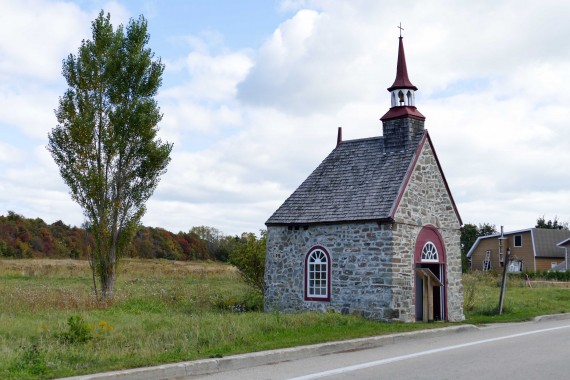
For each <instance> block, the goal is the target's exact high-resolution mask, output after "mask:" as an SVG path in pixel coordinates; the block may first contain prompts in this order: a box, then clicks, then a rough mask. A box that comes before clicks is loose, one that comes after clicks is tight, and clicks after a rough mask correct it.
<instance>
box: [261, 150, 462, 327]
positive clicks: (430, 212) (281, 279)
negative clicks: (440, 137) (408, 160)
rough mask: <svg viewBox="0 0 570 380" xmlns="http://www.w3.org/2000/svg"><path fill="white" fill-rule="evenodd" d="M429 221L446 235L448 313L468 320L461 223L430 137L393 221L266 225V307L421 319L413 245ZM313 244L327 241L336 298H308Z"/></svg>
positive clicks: (413, 319) (285, 310)
mask: <svg viewBox="0 0 570 380" xmlns="http://www.w3.org/2000/svg"><path fill="white" fill-rule="evenodd" d="M426 224H431V225H433V226H435V227H437V229H438V230H439V232H440V234H441V235H442V237H443V239H444V242H445V250H446V255H447V267H446V269H447V282H448V283H447V287H448V288H447V303H448V319H449V320H450V321H459V320H462V319H463V318H464V317H463V295H462V288H461V257H460V249H459V237H460V231H459V228H460V225H459V222H458V220H457V217H456V214H455V211H454V208H453V204H452V202H451V199H450V197H449V195H448V192H447V189H446V187H445V182H444V181H443V178H442V175H441V172H440V170H439V166H438V164H437V162H436V159H435V156H434V153H433V149H432V147H431V145H430V144H429V142H428V140H426V143H425V144H424V146H423V149H422V150H421V152H420V155H419V158H418V160H417V162H416V165H415V168H414V170H413V172H412V175H411V178H410V181H409V182H408V185H407V187H406V189H405V191H404V193H403V196H402V199H401V201H400V203H399V206H398V208H397V210H396V212H395V218H394V223H376V222H362V223H344V224H332V225H326V224H325V225H308V226H301V227H296V228H292V227H288V226H269V227H268V236H267V244H268V245H267V262H266V273H265V283H266V287H267V289H266V293H265V309H266V310H268V311H270V310H274V311H283V312H291V311H297V310H321V311H325V310H333V311H335V312H340V313H358V314H361V315H363V316H365V317H368V318H373V319H381V320H398V321H405V322H413V321H415V304H414V279H415V274H414V266H415V263H414V247H415V242H416V238H417V236H418V234H419V232H420V230H421V228H422V227H423V226H424V225H426ZM314 246H323V247H324V248H326V249H327V251H328V252H329V254H330V257H331V262H332V264H331V297H330V302H320V301H305V297H304V291H305V289H304V269H305V262H304V260H305V255H306V254H307V253H308V252H309V250H310V249H311V248H312V247H314Z"/></svg>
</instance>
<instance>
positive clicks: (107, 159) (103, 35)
mask: <svg viewBox="0 0 570 380" xmlns="http://www.w3.org/2000/svg"><path fill="white" fill-rule="evenodd" d="M148 41H149V34H148V32H147V22H146V20H145V18H144V17H143V16H140V17H139V18H138V19H137V20H133V19H131V20H130V21H129V23H128V25H127V27H126V28H123V26H122V25H121V26H119V27H118V28H116V30H113V26H112V25H111V22H110V15H109V14H107V15H105V14H104V12H103V11H101V12H100V13H99V16H98V17H97V18H96V19H95V20H94V21H93V22H92V40H83V41H82V42H81V46H80V47H79V50H78V53H77V55H76V56H75V55H73V54H70V55H69V56H68V57H67V58H66V59H65V60H64V61H63V69H62V73H63V76H64V77H65V80H66V81H67V85H68V89H67V91H66V92H65V94H64V95H63V96H62V97H60V99H59V107H58V108H57V110H56V111H55V114H56V117H57V121H58V125H57V126H56V127H55V128H54V129H53V130H52V131H51V133H50V134H49V136H48V138H49V142H48V146H47V149H48V150H49V151H50V153H51V155H52V157H53V159H54V160H55V162H56V164H57V165H58V166H59V171H60V174H61V176H62V178H63V180H64V181H65V183H66V184H67V185H68V186H69V188H70V193H71V198H72V199H73V200H74V201H75V202H77V203H78V204H79V205H80V206H81V207H82V209H83V212H84V214H85V217H86V219H87V223H88V224H89V225H90V229H91V232H92V233H93V236H94V241H95V243H94V247H93V252H92V255H93V261H94V265H93V270H94V271H95V273H96V275H97V276H98V278H99V283H100V288H101V292H100V295H101V298H102V299H103V300H109V299H111V298H112V297H113V288H114V283H115V275H116V267H117V262H118V259H119V258H120V257H121V255H122V254H123V253H125V252H126V251H127V249H128V245H129V244H130V242H131V240H132V238H133V236H134V233H135V232H136V229H137V227H138V226H139V224H140V220H141V218H142V216H143V215H144V213H145V203H146V201H147V200H148V199H149V198H150V196H151V195H152V193H153V192H154V190H155V188H156V186H157V185H158V182H159V180H160V176H161V175H162V174H164V173H165V172H166V167H167V165H168V163H169V162H170V152H171V150H172V144H169V143H168V142H164V143H163V142H162V141H161V140H160V139H159V138H157V132H158V126H157V125H158V123H159V122H160V120H161V119H162V114H161V113H160V109H159V107H158V104H157V102H156V100H155V99H154V96H155V95H156V94H157V91H158V88H159V87H160V85H161V82H162V73H163V71H164V65H163V64H162V63H161V60H160V58H158V59H154V54H153V52H152V51H151V50H150V48H148V47H147V44H148ZM95 291H97V289H95Z"/></svg>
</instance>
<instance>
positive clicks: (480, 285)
mask: <svg viewBox="0 0 570 380" xmlns="http://www.w3.org/2000/svg"><path fill="white" fill-rule="evenodd" d="M500 290H501V275H500V274H499V273H496V272H487V273H485V272H472V273H467V274H464V275H463V292H464V306H465V308H464V309H465V316H466V318H467V321H468V322H470V323H492V322H507V321H508V322H516V321H526V320H529V319H531V318H533V317H536V316H539V315H545V314H558V313H567V312H570V289H569V288H568V287H562V286H561V284H560V283H556V282H549V281H544V282H541V283H540V286H539V287H537V286H536V283H534V286H533V283H532V282H530V283H529V282H528V281H527V280H526V278H525V277H524V276H520V275H509V276H508V278H507V284H506V290H505V299H504V305H503V314H502V315H498V305H499V293H500Z"/></svg>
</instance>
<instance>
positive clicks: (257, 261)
mask: <svg viewBox="0 0 570 380" xmlns="http://www.w3.org/2000/svg"><path fill="white" fill-rule="evenodd" d="M265 247H266V231H261V238H259V239H257V237H256V236H255V234H253V233H251V232H250V233H244V234H242V236H241V238H240V240H239V241H238V242H237V243H236V245H235V247H234V248H233V250H232V251H231V253H230V263H231V264H232V265H234V266H236V267H237V268H238V269H239V272H240V274H241V276H242V277H243V279H244V281H245V282H246V283H247V284H248V285H251V286H252V287H253V288H254V289H256V290H257V291H259V292H260V293H261V294H263V291H264V289H265V279H264V275H265Z"/></svg>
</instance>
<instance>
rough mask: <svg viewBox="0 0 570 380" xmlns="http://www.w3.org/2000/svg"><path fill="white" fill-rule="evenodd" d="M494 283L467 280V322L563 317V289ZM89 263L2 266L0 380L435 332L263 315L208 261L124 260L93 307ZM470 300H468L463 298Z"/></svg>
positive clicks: (236, 279)
mask: <svg viewBox="0 0 570 380" xmlns="http://www.w3.org/2000/svg"><path fill="white" fill-rule="evenodd" d="M499 284H500V279H499V278H498V276H488V275H487V276H478V275H469V276H467V277H466V278H465V290H466V315H467V318H468V320H467V322H471V323H486V322H492V321H513V320H525V319H529V318H531V317H533V316H536V315H541V314H549V313H560V312H566V311H570V293H569V292H570V290H569V289H565V288H551V287H541V288H538V289H535V288H533V289H530V288H528V287H527V286H526V284H525V282H524V281H522V280H519V279H510V280H509V287H508V290H507V294H506V298H505V314H504V315H503V316H497V315H496V307H497V302H498V294H499ZM91 288H92V278H91V272H90V270H89V266H88V264H87V262H83V261H75V260H29V261H26V260H0V378H2V379H36V378H40V379H41V378H52V377H64V376H72V375H78V374H85V373H93V372H99V371H109V370H116V369H122V368H132V367H138V366H149V365H156V364H161V363H169V362H177V361H185V360H193V359H199V358H207V357H220V356H226V355H230V354H236V353H243V352H250V351H259V350H266V349H273V348H279V347H288V346H293V345H301V344H311V343H317V342H322V341H331V340H339V339H348V338H356V337H362V336H371V335H380V334H388V333H393V332H400V331H410V330H416V329H424V328H433V327H441V326H443V325H444V324H443V323H432V324H403V323H380V322H374V321H368V320H364V319H362V318H359V317H357V316H350V315H349V316H342V315H339V314H335V313H299V314H282V313H278V312H273V313H262V312H259V311H247V312H243V311H242V310H243V309H244V308H245V309H248V310H251V309H255V308H256V307H259V305H260V304H261V299H260V297H259V296H258V295H256V294H255V293H254V292H253V291H252V290H251V289H250V288H248V287H247V286H246V285H245V284H244V283H243V282H242V281H241V278H240V276H239V274H238V273H237V272H236V271H235V269H234V268H232V267H230V266H228V265H225V264H220V263H212V262H172V261H142V260H124V261H123V262H122V263H121V266H120V268H119V274H118V279H117V284H116V297H115V300H114V302H113V303H112V304H110V305H98V304H97V302H96V301H95V298H94V297H93V295H92V292H91ZM469 294H471V295H472V296H469Z"/></svg>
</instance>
